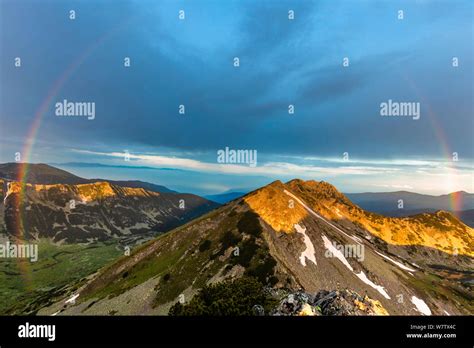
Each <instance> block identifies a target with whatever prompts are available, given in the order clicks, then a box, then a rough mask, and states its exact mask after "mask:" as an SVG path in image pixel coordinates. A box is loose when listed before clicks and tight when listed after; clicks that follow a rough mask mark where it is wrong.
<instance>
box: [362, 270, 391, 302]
mask: <svg viewBox="0 0 474 348" xmlns="http://www.w3.org/2000/svg"><path fill="white" fill-rule="evenodd" d="M356 276H357V278H359V279H360V280H362V281H363V282H364V283H365V284H367V285H369V286H371V287H373V288H374V289H375V290H377V291H378V292H380V293H381V294H382V296H383V297H385V298H386V299H388V300H390V296H389V295H388V294H387V292H386V291H385V288H384V287H383V286H381V285H377V284H375V283H374V282H372V281H371V280H370V279H369V278H367V276H366V275H365V273H364V272H360V273H357V274H356Z"/></svg>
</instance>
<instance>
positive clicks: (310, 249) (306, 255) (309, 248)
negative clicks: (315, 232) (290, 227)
mask: <svg viewBox="0 0 474 348" xmlns="http://www.w3.org/2000/svg"><path fill="white" fill-rule="evenodd" d="M294 227H295V230H296V232H298V233H301V234H302V235H303V236H304V244H305V245H306V249H305V250H304V251H303V252H302V253H301V255H300V262H301V264H302V265H303V266H306V259H308V260H310V261H312V262H313V263H314V264H315V265H317V264H318V263H317V262H316V257H315V256H314V245H313V243H312V242H311V239H309V237H308V235H307V234H306V227H301V226H300V225H298V224H295V225H294Z"/></svg>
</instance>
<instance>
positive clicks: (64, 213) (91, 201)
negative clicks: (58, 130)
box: [0, 163, 218, 243]
mask: <svg viewBox="0 0 474 348" xmlns="http://www.w3.org/2000/svg"><path fill="white" fill-rule="evenodd" d="M20 170H21V167H20V165H19V164H16V163H7V164H2V165H0V199H1V201H0V202H1V203H0V218H1V220H2V221H1V222H2V223H0V232H1V231H2V230H3V231H4V232H6V233H7V234H8V235H11V236H18V237H20V236H22V237H25V238H34V239H39V238H49V239H51V240H52V241H54V242H68V243H75V242H94V241H103V240H107V239H110V238H120V239H124V240H140V239H141V238H143V237H145V236H147V237H150V236H153V235H156V234H158V233H162V232H166V231H168V230H170V229H172V228H174V227H177V226H179V225H181V224H183V223H185V222H187V221H189V220H192V219H193V218H195V217H198V216H200V215H201V214H203V213H206V212H207V211H210V210H212V209H214V208H216V207H217V206H218V204H216V203H214V202H211V201H209V200H206V199H204V198H202V197H199V196H196V195H192V194H181V193H177V192H174V191H171V190H169V189H167V188H166V187H164V186H160V185H154V184H150V183H146V182H141V181H114V180H102V179H83V178H80V177H78V176H75V175H73V174H71V173H68V172H66V171H64V170H61V169H58V168H54V167H51V166H48V165H45V164H31V165H29V166H28V171H27V173H26V175H25V182H26V184H25V187H24V189H23V190H22V185H21V183H20V182H18V181H17V180H18V175H19V171H20Z"/></svg>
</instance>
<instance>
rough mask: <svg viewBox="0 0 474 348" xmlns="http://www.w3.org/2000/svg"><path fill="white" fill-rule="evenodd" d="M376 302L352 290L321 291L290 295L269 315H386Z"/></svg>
mask: <svg viewBox="0 0 474 348" xmlns="http://www.w3.org/2000/svg"><path fill="white" fill-rule="evenodd" d="M388 314H389V313H388V312H387V311H386V310H385V308H383V306H382V305H381V304H380V302H379V301H377V300H372V299H370V298H369V297H368V296H364V297H362V296H360V295H359V294H358V293H356V292H355V291H352V290H347V289H346V290H333V291H326V290H321V291H319V292H318V293H316V294H315V295H311V294H307V293H305V292H301V291H300V292H295V293H290V294H288V295H287V296H286V297H284V298H283V299H282V300H281V301H280V304H279V305H278V307H277V308H275V310H274V311H272V312H271V313H270V315H289V316H294V315H298V316H311V315H342V316H344V315H388Z"/></svg>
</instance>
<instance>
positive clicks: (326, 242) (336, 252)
mask: <svg viewBox="0 0 474 348" xmlns="http://www.w3.org/2000/svg"><path fill="white" fill-rule="evenodd" d="M321 237H322V238H323V242H324V247H325V248H326V249H328V250H329V251H330V252H331V254H332V255H333V256H335V257H336V258H338V259H339V261H341V262H342V263H343V264H344V266H346V267H347V268H349V269H350V270H351V271H354V269H353V268H352V266H351V265H350V263H349V262H347V259H346V258H345V257H344V255H343V254H342V253H341V252H340V251H339V250H338V249H337V248H336V247H334V245H333V244H332V243H331V241H330V240H329V239H328V237H326V236H325V235H324V234H323V235H321Z"/></svg>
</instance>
